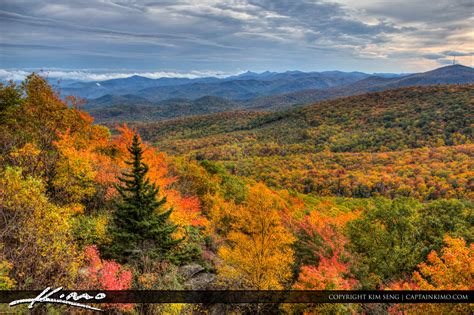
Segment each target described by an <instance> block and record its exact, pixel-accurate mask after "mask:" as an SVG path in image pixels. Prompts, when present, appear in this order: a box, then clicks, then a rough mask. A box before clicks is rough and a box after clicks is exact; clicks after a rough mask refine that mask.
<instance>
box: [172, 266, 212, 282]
mask: <svg viewBox="0 0 474 315" xmlns="http://www.w3.org/2000/svg"><path fill="white" fill-rule="evenodd" d="M204 270H205V269H204V267H203V266H201V265H199V264H195V263H193V264H189V265H184V266H181V267H179V270H178V274H179V275H180V276H182V277H183V278H184V279H185V280H189V279H191V278H192V277H194V276H195V275H197V274H198V273H200V272H203V271H204Z"/></svg>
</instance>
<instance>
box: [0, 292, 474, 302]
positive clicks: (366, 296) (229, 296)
mask: <svg viewBox="0 0 474 315" xmlns="http://www.w3.org/2000/svg"><path fill="white" fill-rule="evenodd" d="M42 292H43V291H42V290H33V291H19V290H14V291H0V303H10V302H12V301H15V300H20V299H32V298H36V297H37V296H38V295H40V294H41V293H42ZM74 292H75V293H76V294H74ZM473 292H474V291H472V290H471V291H460V290H458V291H451V290H450V291H446V290H440V291H391V290H384V291H381V290H378V291H363V290H352V291H340V290H337V291H312V290H311V291H302V290H279V291H274V290H271V291H270V290H269V291H255V290H232V291H229V290H205V291H204V290H203V291H196V290H192V291H191V290H178V291H171V290H143V291H141V290H126V291H99V290H89V291H71V290H61V291H58V292H57V293H55V294H53V295H51V296H49V298H56V299H59V298H60V299H63V300H64V299H65V298H66V297H68V296H69V295H70V294H72V295H71V296H70V297H69V300H70V301H77V302H81V303H199V304H201V303H202V304H215V303H225V304H238V303H250V304H253V303H272V304H277V303H474V293H473ZM100 293H103V294H105V297H103V295H100V297H101V298H100V299H95V298H91V299H89V300H87V299H84V298H81V299H77V300H76V299H74V297H75V298H77V297H80V296H81V295H85V294H87V295H89V296H90V297H95V296H97V295H98V294H100Z"/></svg>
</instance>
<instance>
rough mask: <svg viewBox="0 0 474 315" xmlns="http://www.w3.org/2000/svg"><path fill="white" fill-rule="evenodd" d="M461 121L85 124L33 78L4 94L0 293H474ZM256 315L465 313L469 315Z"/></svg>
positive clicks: (464, 104) (343, 309)
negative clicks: (63, 290)
mask: <svg viewBox="0 0 474 315" xmlns="http://www.w3.org/2000/svg"><path fill="white" fill-rule="evenodd" d="M473 112H474V86H473V85H472V84H464V85H455V84H453V85H432V86H424V87H421V86H415V87H402V88H396V89H390V90H386V91H375V92H371V93H366V94H359V95H354V96H347V97H340V98H335V99H332V100H323V101H320V102H317V103H314V104H309V105H305V106H298V107H290V108H287V109H282V110H277V111H272V112H263V111H257V110H252V111H246V110H235V111H226V112H220V113H211V114H206V115H198V116H190V117H180V118H174V119H171V120H163V121H132V122H129V123H123V122H119V121H112V120H108V121H107V122H105V123H104V124H100V123H96V122H94V119H93V118H92V116H91V115H89V114H88V113H87V112H86V111H85V110H84V108H83V102H82V100H81V99H78V98H74V97H69V96H66V95H60V94H59V93H58V92H56V91H55V90H54V89H53V88H52V87H51V85H50V84H49V83H48V81H47V80H45V79H44V78H43V77H42V76H40V75H37V74H31V75H29V76H28V77H27V78H26V79H25V80H24V81H23V82H22V83H13V82H10V83H7V84H1V85H0V212H1V215H0V231H1V232H0V289H1V290H13V289H18V290H26V289H38V290H39V289H43V288H45V287H47V286H63V287H67V288H71V289H77V290H95V289H97V290H127V289H136V290H151V289H155V290H182V289H196V290H197V289H202V290H208V289H230V290H242V289H255V290H272V289H275V290H281V289H294V290H349V289H352V290H363V289H365V290H387V291H388V290H401V289H406V290H443V289H446V290H473V289H474V245H473V243H472V241H473V238H474V229H473V226H474V204H473V202H472V199H473V197H474V194H473V188H474V177H473V176H474V172H473V169H474V162H473V161H474V160H473V156H474V144H473V142H472V141H473V123H474V122H473ZM255 307H257V306H256V305H244V304H242V305H217V306H216V305H198V304H154V305H139V304H110V305H106V306H105V308H107V309H109V310H110V311H115V312H126V313H132V314H138V313H145V314H158V313H163V314H189V313H194V314H204V313H206V312H207V313H209V312H211V311H214V312H215V313H216V314H220V313H225V312H233V313H237V314H254V313H256V312H257V310H256V309H255ZM258 307H259V309H258V312H260V313H283V314H320V313H322V314H352V313H357V314H384V313H390V314H402V313H403V314H412V313H415V314H429V313H443V314H458V313H465V314H467V313H469V305H466V304H443V305H436V304H281V305H265V306H258ZM41 308H42V310H43V311H44V312H46V313H47V312H49V311H52V310H53V309H54V310H56V311H57V312H59V313H61V307H58V306H51V305H44V306H41ZM4 310H8V306H7V305H1V306H0V312H3V311H4ZM18 310H21V308H20V307H19V308H18ZM23 310H26V306H24V309H23Z"/></svg>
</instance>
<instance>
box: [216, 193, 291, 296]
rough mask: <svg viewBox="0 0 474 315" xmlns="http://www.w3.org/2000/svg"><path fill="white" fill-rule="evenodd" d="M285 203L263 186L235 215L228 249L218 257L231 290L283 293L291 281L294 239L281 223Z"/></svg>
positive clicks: (228, 236)
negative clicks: (275, 290) (277, 291)
mask: <svg viewBox="0 0 474 315" xmlns="http://www.w3.org/2000/svg"><path fill="white" fill-rule="evenodd" d="M284 211H285V203H284V201H283V200H282V199H281V198H279V197H278V195H277V194H276V193H274V192H272V191H271V190H270V189H268V188H267V187H265V186H264V185H262V184H257V185H256V186H254V187H252V188H251V189H250V191H249V194H248V198H247V200H246V201H245V202H244V203H243V205H242V206H241V207H239V209H237V211H236V212H235V213H234V218H233V219H234V222H233V224H232V230H231V232H229V234H228V235H227V243H228V244H227V245H224V246H223V247H221V248H220V249H219V251H218V255H219V257H220V258H221V260H222V261H221V263H220V264H219V265H218V274H219V277H220V279H221V280H222V281H223V282H224V283H226V284H228V285H229V286H231V287H238V288H245V289H257V290H270V289H281V288H283V287H284V286H285V284H286V283H287V281H288V280H289V279H290V277H291V264H292V263H293V251H292V249H291V247H290V245H291V244H292V243H293V241H294V237H293V236H292V234H291V233H290V232H288V231H287V230H286V229H285V227H284V226H283V225H282V223H281V214H282V212H284Z"/></svg>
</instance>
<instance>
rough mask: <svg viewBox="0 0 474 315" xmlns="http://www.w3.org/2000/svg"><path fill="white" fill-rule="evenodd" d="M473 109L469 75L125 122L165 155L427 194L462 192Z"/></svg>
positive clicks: (297, 184) (249, 172) (301, 179)
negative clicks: (263, 107) (282, 104)
mask: <svg viewBox="0 0 474 315" xmlns="http://www.w3.org/2000/svg"><path fill="white" fill-rule="evenodd" d="M473 112H474V85H472V84H471V85H439V86H428V87H408V88H400V89H395V90H389V91H383V92H372V93H368V94H362V95H356V96H350V97H343V98H338V99H334V100H327V101H322V102H319V103H315V104H312V105H308V106H303V107H299V108H293V109H289V110H285V111H278V112H272V113H262V112H245V111H239V112H225V113H218V114H213V115H204V116H195V117H185V118H179V119H175V120H169V121H164V122H154V123H135V124H133V125H132V127H134V128H136V129H137V130H138V131H139V132H140V134H141V135H142V136H143V137H144V139H146V140H148V141H151V142H153V143H155V144H156V145H157V146H158V147H159V148H160V149H162V150H164V151H167V152H168V153H170V154H172V155H177V156H185V157H186V158H189V159H191V160H193V159H196V160H198V161H199V160H210V161H213V162H214V163H217V164H218V165H221V166H223V167H225V168H226V169H227V170H228V171H229V172H230V173H232V174H235V175H239V176H246V177H250V178H253V179H255V180H257V181H262V182H265V183H266V184H267V185H269V186H271V187H276V188H284V189H288V188H290V189H294V190H296V191H299V192H303V193H315V194H318V195H323V196H324V195H328V196H329V195H336V196H344V197H364V198H365V197H370V196H381V195H382V196H386V197H395V196H412V197H415V198H419V199H423V200H430V199H436V198H464V197H468V196H472V181H473V180H474V179H473V178H472V171H471V170H472V168H473V167H474V164H473V163H472V161H473V158H474V145H473V144H472V142H473V140H474V137H473V129H472V126H473V123H474V116H473Z"/></svg>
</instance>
